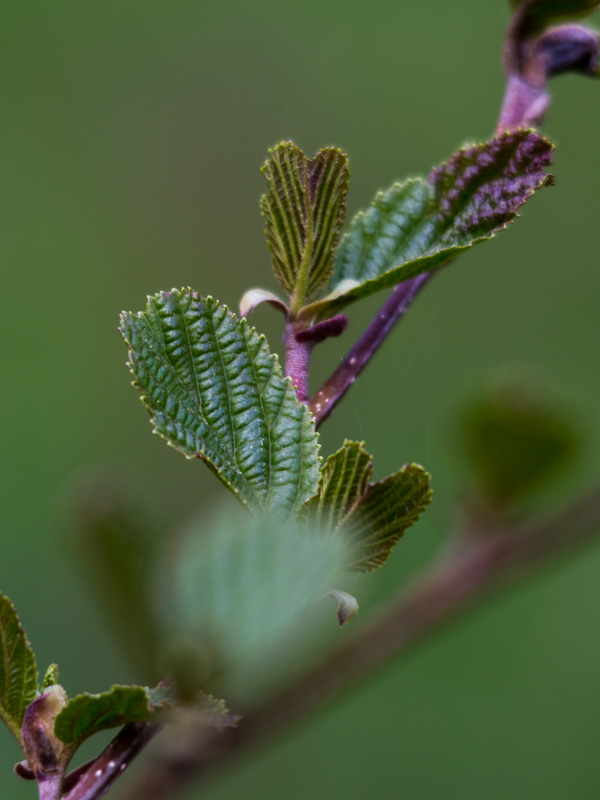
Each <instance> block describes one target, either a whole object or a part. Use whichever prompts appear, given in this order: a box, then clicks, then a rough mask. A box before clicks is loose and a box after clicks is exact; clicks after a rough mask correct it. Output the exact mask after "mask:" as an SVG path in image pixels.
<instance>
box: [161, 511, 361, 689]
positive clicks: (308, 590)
mask: <svg viewBox="0 0 600 800" xmlns="http://www.w3.org/2000/svg"><path fill="white" fill-rule="evenodd" d="M346 556H347V553H346V548H345V543H344V542H343V541H336V540H335V539H333V538H332V537H322V536H316V535H313V534H312V533H311V532H310V531H307V530H305V528H300V527H299V526H297V525H295V524H293V523H292V522H291V521H290V520H288V521H286V522H285V523H282V521H281V520H279V519H276V518H272V517H254V516H249V515H247V514H244V515H243V516H242V514H240V513H239V512H238V513H236V514H232V513H226V514H224V515H220V516H218V517H216V519H214V520H212V521H207V520H206V517H205V515H203V516H202V517H201V518H199V519H198V520H197V521H196V522H195V523H192V524H191V525H190V526H189V528H188V530H187V531H186V532H185V535H184V537H183V538H182V541H181V544H180V547H179V549H178V551H176V552H175V554H174V558H173V563H174V569H173V572H172V574H170V575H169V576H168V578H167V582H166V584H165V590H164V592H162V597H163V600H162V601H161V607H162V609H163V613H166V614H168V616H167V617H166V618H165V627H166V628H168V629H169V630H170V631H171V632H172V633H173V636H174V642H177V641H181V638H182V637H183V638H185V639H186V640H187V641H189V642H190V646H191V647H194V648H196V650H197V652H199V653H200V656H201V658H200V660H199V663H200V664H201V666H202V667H203V668H204V667H206V664H207V663H209V664H212V665H214V667H215V669H216V671H217V672H221V671H222V670H223V669H224V668H229V669H230V670H234V671H235V670H238V671H239V672H240V673H241V674H242V675H247V676H248V677H249V678H251V677H252V676H251V675H250V674H249V673H251V672H252V670H250V668H249V666H248V664H249V663H252V664H255V662H256V660H258V661H259V662H261V666H260V667H257V668H256V669H257V670H258V672H260V671H261V670H262V669H263V668H266V665H265V664H264V663H262V661H261V659H263V658H264V655H263V654H264V653H265V652H267V651H268V652H271V650H272V648H273V647H276V646H277V644H278V643H279V642H280V641H281V639H282V637H286V636H289V635H290V632H291V631H295V630H296V629H297V626H298V625H300V627H301V622H302V619H301V614H302V612H304V611H306V610H307V609H308V608H309V607H310V606H311V605H312V604H313V603H314V602H315V601H316V600H317V599H318V598H319V597H321V596H322V595H323V594H324V593H325V592H326V591H327V589H328V588H329V587H330V586H332V585H333V586H335V585H336V583H337V581H338V579H339V577H340V572H341V570H342V569H343V568H344V566H345V564H346ZM165 600H166V602H165ZM177 656H178V657H179V656H180V653H177ZM179 663H180V664H181V663H183V664H184V665H185V660H184V659H180V662H179ZM187 663H188V664H191V663H192V660H191V659H190V660H188V662H187ZM185 669H186V670H188V672H189V669H190V667H188V666H186V667H185ZM177 672H178V670H176V673H177ZM185 677H189V676H185ZM210 677H212V675H211V673H210V671H209V674H208V675H207V676H205V679H210ZM177 682H178V683H179V680H178V681H177ZM191 688H192V689H193V687H191Z"/></svg>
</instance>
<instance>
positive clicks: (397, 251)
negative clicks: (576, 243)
mask: <svg viewBox="0 0 600 800" xmlns="http://www.w3.org/2000/svg"><path fill="white" fill-rule="evenodd" d="M551 153H552V145H551V144H550V143H549V142H547V141H546V140H545V139H542V138H541V137H540V136H538V135H537V134H536V133H533V132H532V131H526V130H517V131H513V132H510V133H504V134H502V135H500V136H498V137H495V138H493V139H491V140H490V141H489V142H486V143H485V144H481V145H476V146H473V147H468V148H464V149H462V150H459V151H458V152H457V153H455V155H453V156H452V158H451V159H450V160H449V161H448V162H447V163H446V164H443V165H442V166H440V167H438V168H437V169H435V170H434V171H433V172H432V173H431V175H430V176H429V179H428V180H426V181H425V180H422V179H416V180H409V181H407V182H406V183H403V184H394V186H392V187H391V188H390V189H388V190H387V191H386V192H380V193H379V194H378V195H377V196H376V197H375V200H374V201H373V204H372V206H371V208H370V209H368V211H366V212H361V213H359V214H358V215H357V216H356V217H355V218H354V220H353V221H352V224H351V226H350V230H349V231H348V233H347V234H345V236H344V237H343V239H342V241H341V243H340V246H339V248H338V252H337V255H336V264H335V274H334V278H333V290H332V292H331V294H330V295H328V296H327V297H325V298H323V299H322V300H318V301H316V302H314V303H312V304H310V305H308V306H306V307H305V308H303V309H302V311H301V314H300V316H302V317H306V318H312V317H314V316H317V315H321V316H324V315H327V316H331V315H332V314H334V313H337V312H338V311H339V310H340V309H341V308H343V307H344V306H346V305H348V304H349V303H352V302H354V301H356V300H359V299H360V298H361V297H366V296H368V295H370V294H373V293H374V292H377V291H380V290H381V289H387V288H389V287H391V286H394V285H395V284H397V283H402V282H403V281H406V280H409V279H410V278H414V277H415V276H416V275H420V274H421V273H423V272H427V271H429V270H432V269H435V268H436V267H440V266H442V265H444V264H447V263H448V262H449V261H451V260H452V259H453V258H455V257H456V256H457V255H458V254H459V253H461V252H463V251H465V250H467V249H469V248H470V247H472V246H473V245H474V244H477V243H478V242H481V241H483V240H485V239H489V238H491V237H493V236H494V235H495V234H496V233H498V232H499V231H501V230H503V229H504V228H505V227H506V226H507V225H508V224H509V223H510V222H512V220H514V219H515V217H516V216H517V210H518V209H519V207H520V206H521V205H522V204H523V203H524V202H525V201H526V200H527V199H528V198H529V197H531V195H532V194H533V193H534V192H535V191H536V190H537V189H539V188H540V187H541V186H544V185H546V184H548V183H550V182H551V177H550V176H548V175H547V174H546V173H545V172H544V169H545V168H546V167H547V166H548V165H549V164H550V162H551ZM350 281H353V282H354V283H350ZM342 282H348V283H346V284H345V285H347V286H348V288H347V290H346V291H344V292H340V291H339V285H340V284H342Z"/></svg>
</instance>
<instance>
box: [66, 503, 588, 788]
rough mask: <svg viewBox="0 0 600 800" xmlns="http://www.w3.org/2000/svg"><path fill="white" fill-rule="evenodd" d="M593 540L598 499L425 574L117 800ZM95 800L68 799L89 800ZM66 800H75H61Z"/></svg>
mask: <svg viewBox="0 0 600 800" xmlns="http://www.w3.org/2000/svg"><path fill="white" fill-rule="evenodd" d="M598 533H600V489H597V490H595V491H594V492H592V493H591V494H589V495H588V496H586V497H584V498H583V499H581V500H579V501H577V502H575V503H573V504H572V505H571V506H569V507H567V508H566V509H563V510H561V511H559V512H558V513H556V514H554V515H553V516H552V517H546V516H544V517H540V518H535V519H532V520H528V521H526V522H520V523H516V524H513V525H510V526H507V527H505V528H504V529H503V530H501V531H499V532H496V533H493V534H491V535H489V536H482V537H481V538H480V539H479V541H475V542H470V543H469V545H468V546H467V547H465V548H464V549H461V550H459V551H457V552H455V553H454V554H451V555H449V556H448V557H447V558H445V559H444V560H443V561H440V562H438V563H435V564H434V565H433V566H431V567H429V568H427V569H426V570H425V571H424V573H423V574H422V575H421V577H420V578H418V579H417V580H416V581H415V582H414V583H413V584H412V587H410V588H409V589H408V590H406V591H405V592H403V593H402V594H401V595H400V596H399V597H398V598H397V599H396V600H395V601H392V602H391V603H390V605H389V606H388V607H387V609H386V610H385V611H384V612H383V613H382V614H381V615H380V616H378V617H377V618H376V619H374V620H373V621H372V622H371V623H370V624H369V625H368V626H367V627H366V628H364V629H363V630H362V631H361V632H359V633H358V634H357V635H356V636H355V637H354V638H353V639H352V640H351V641H350V642H348V643H347V644H344V645H343V646H342V647H340V648H338V649H337V650H335V651H334V652H333V654H331V655H330V656H329V657H328V658H327V659H325V660H324V661H322V662H320V663H319V664H317V666H316V667H314V668H313V669H312V670H311V671H310V672H308V674H306V675H305V676H304V677H302V678H301V679H300V680H299V681H298V683H296V684H295V685H294V686H292V687H290V688H288V689H286V690H284V691H283V692H280V693H279V694H277V695H275V696H273V697H271V698H269V699H268V700H267V701H266V703H265V704H264V705H263V706H262V707H260V708H258V709H256V710H254V711H253V712H251V713H249V714H248V716H246V717H245V718H244V719H243V720H242V722H241V723H240V726H239V727H238V728H236V729H228V730H226V731H223V732H221V733H215V732H214V731H209V730H208V729H202V730H196V731H193V732H188V735H187V736H186V737H185V738H183V737H182V738H181V740H180V741H179V743H178V747H177V748H176V749H173V750H165V751H162V752H160V751H159V752H158V753H155V754H154V757H153V760H152V762H151V763H149V764H147V766H146V772H145V774H144V775H143V776H142V777H141V778H139V779H138V780H137V782H135V783H134V785H133V786H132V787H131V788H130V789H129V791H127V792H126V793H125V794H124V795H123V798H124V800H141V798H144V800H167V798H173V797H175V796H176V795H177V794H178V793H179V792H180V791H182V790H183V789H184V788H185V787H186V786H187V785H188V784H189V783H190V782H191V781H192V780H196V779H198V778H200V777H202V776H204V775H205V774H206V773H207V772H209V771H210V770H211V769H213V768H215V767H217V766H220V765H222V764H224V763H225V762H227V761H228V760H230V759H232V758H233V757H234V756H236V755H238V754H240V753H241V752H243V751H245V750H246V748H247V747H248V746H250V745H252V746H254V745H258V744H262V743H263V742H264V741H265V740H266V739H268V738H269V737H272V736H273V735H274V734H276V733H279V732H281V731H283V730H285V729H287V728H289V727H290V726H291V725H292V724H293V723H295V722H296V721H297V720H299V719H301V718H302V717H305V716H308V715H309V714H312V713H314V712H315V711H317V710H319V709H320V708H322V707H323V706H324V705H325V704H326V703H330V702H331V701H333V700H334V699H335V698H337V697H338V696H339V695H340V694H341V693H342V692H343V691H346V690H347V689H348V688H349V687H350V686H351V685H353V684H354V683H355V682H356V681H358V680H359V679H364V678H365V677H366V676H369V675H371V674H372V673H373V672H374V671H375V670H377V669H379V668H380V667H382V666H383V665H384V664H386V663H387V662H388V661H389V659H390V658H392V657H396V656H399V655H401V654H403V653H404V652H406V651H407V650H409V649H410V648H411V647H412V646H413V645H414V644H415V643H417V642H418V641H420V640H421V639H423V638H424V637H425V636H426V635H429V634H430V633H432V632H433V631H435V630H436V629H437V628H438V627H439V626H440V625H442V624H444V623H447V622H449V621H450V620H452V619H454V618H455V617H457V616H458V615H459V613H460V612H462V611H465V610H466V609H468V608H470V607H471V606H473V605H474V604H475V603H476V602H477V601H480V600H482V599H483V598H485V597H486V596H487V595H489V594H490V593H491V592H492V591H495V590H497V589H498V588H499V587H501V586H503V585H505V584H506V583H509V582H511V581H515V580H517V579H519V578H521V577H526V576H528V575H529V574H530V573H531V571H532V570H533V569H535V568H536V567H537V566H539V565H540V564H542V563H543V562H544V561H546V560H547V559H548V558H550V557H552V556H557V555H559V554H561V553H565V552H569V551H571V550H574V549H576V548H577V547H579V546H581V545H583V544H585V543H588V542H591V541H592V540H593V539H594V538H595V537H596V536H597V535H598ZM100 796H101V795H93V794H87V795H85V796H83V795H81V796H80V795H77V800H84V797H85V800H96V798H97V797H100ZM68 800H75V795H73V796H71V795H69V797H68Z"/></svg>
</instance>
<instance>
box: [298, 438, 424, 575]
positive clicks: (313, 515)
mask: <svg viewBox="0 0 600 800" xmlns="http://www.w3.org/2000/svg"><path fill="white" fill-rule="evenodd" d="M372 466H373V459H372V457H371V456H370V455H369V453H367V451H366V450H365V448H364V444H363V443H361V442H350V441H345V442H344V445H343V447H341V449H340V450H338V451H337V453H334V454H333V455H332V456H330V457H329V458H328V459H327V461H326V463H325V466H324V467H323V470H322V474H321V481H320V483H319V491H318V493H317V494H316V495H315V496H314V497H312V498H311V499H310V500H308V502H307V503H305V505H304V507H303V509H302V513H303V516H304V517H305V518H306V519H309V520H310V521H311V522H312V523H313V525H315V527H316V528H317V529H318V530H321V531H324V532H327V533H329V534H331V535H341V536H342V537H343V538H344V539H346V540H347V541H348V542H349V544H350V546H351V559H350V566H351V568H352V569H356V570H360V571H362V572H366V571H371V570H373V569H376V568H377V567H380V566H381V565H382V564H384V563H385V562H386V561H387V559H388V557H389V555H390V552H391V550H392V547H393V546H394V545H395V544H396V542H397V541H398V540H399V539H400V538H401V537H402V536H403V534H404V533H405V532H406V530H407V529H408V528H409V527H410V526H411V525H412V524H413V523H414V522H416V521H417V520H418V519H419V517H420V515H421V514H422V512H423V511H424V510H425V509H426V508H427V506H428V505H429V503H430V502H431V489H430V488H429V475H428V474H427V473H426V472H425V471H424V469H423V468H422V467H420V466H419V465H418V464H410V465H408V464H407V465H405V466H404V467H402V469H400V470H398V472H396V473H394V474H393V475H389V476H388V477H387V478H384V480H382V481H379V482H378V483H370V478H371V473H372Z"/></svg>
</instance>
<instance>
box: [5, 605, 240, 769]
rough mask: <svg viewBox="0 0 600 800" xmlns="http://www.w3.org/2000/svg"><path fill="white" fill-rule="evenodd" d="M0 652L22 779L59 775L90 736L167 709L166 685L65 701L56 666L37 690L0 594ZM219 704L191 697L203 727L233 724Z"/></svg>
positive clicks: (29, 655) (31, 660)
mask: <svg viewBox="0 0 600 800" xmlns="http://www.w3.org/2000/svg"><path fill="white" fill-rule="evenodd" d="M0 650H1V652H0V664H1V667H0V668H1V670H2V672H1V674H0V678H1V682H0V716H1V718H2V720H3V721H4V723H5V724H6V725H7V727H8V729H9V730H10V732H11V733H12V734H13V736H14V737H15V739H16V741H17V743H18V744H19V746H20V747H21V748H22V750H23V754H24V756H25V761H23V762H22V763H21V764H19V765H18V766H19V774H20V775H22V776H23V777H30V778H35V779H37V780H38V781H43V780H44V779H46V778H47V777H48V776H50V775H64V773H65V771H66V769H67V767H68V765H69V762H70V761H71V759H72V757H73V755H74V754H75V752H76V750H77V749H78V747H79V746H80V745H81V744H82V743H83V742H84V741H85V740H86V739H87V738H89V737H90V736H93V735H94V734H96V733H98V732H100V731H103V730H106V729H109V728H115V727H119V726H121V725H124V724H126V723H130V722H151V721H157V720H160V719H162V718H163V716H164V714H166V712H167V711H168V710H169V709H170V708H171V707H172V704H173V700H174V692H173V690H172V688H171V687H170V686H169V685H168V684H164V685H160V686H158V687H156V688H153V689H150V688H148V687H146V686H112V687H111V688H110V689H109V690H108V691H106V692H102V693H100V694H88V693H84V694H80V695H76V696H75V697H72V698H69V697H68V696H67V694H66V692H65V690H64V688H63V687H62V686H60V685H59V683H58V680H59V671H58V666H57V665H56V664H51V665H50V666H49V667H48V670H47V671H46V674H45V676H44V679H43V681H42V684H41V686H40V685H39V678H38V669H37V665H36V658H35V655H34V652H33V650H32V648H31V645H30V643H29V641H28V639H27V636H26V634H25V631H24V629H23V627H22V626H21V623H20V620H19V617H18V615H17V612H16V610H15V608H14V606H13V604H12V603H11V601H10V600H9V599H8V598H7V597H5V596H4V595H2V594H0ZM219 703H220V701H214V700H213V699H212V698H208V697H207V696H204V695H202V696H200V697H198V698H197V702H196V705H197V707H198V708H199V709H200V710H201V709H202V708H203V707H206V708H207V710H208V712H209V713H208V714H207V717H206V719H205V720H204V722H205V724H210V725H217V726H218V725H223V724H225V725H228V724H234V723H235V719H234V718H232V717H231V715H229V712H228V710H227V709H226V707H225V706H224V704H222V702H221V703H220V704H219ZM217 708H219V709H220V713H219V714H218V715H216V714H215V711H216V709H217ZM66 780H67V781H68V780H69V779H68V778H66Z"/></svg>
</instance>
